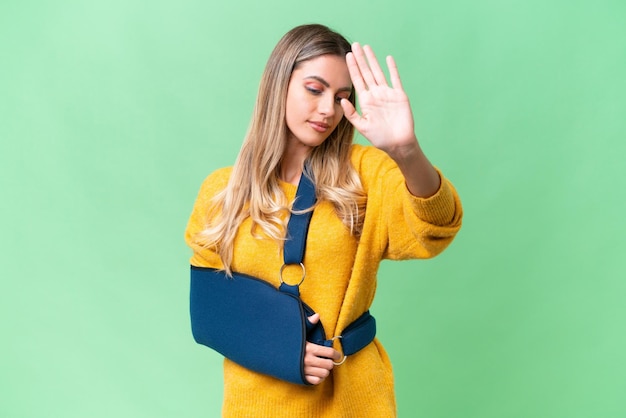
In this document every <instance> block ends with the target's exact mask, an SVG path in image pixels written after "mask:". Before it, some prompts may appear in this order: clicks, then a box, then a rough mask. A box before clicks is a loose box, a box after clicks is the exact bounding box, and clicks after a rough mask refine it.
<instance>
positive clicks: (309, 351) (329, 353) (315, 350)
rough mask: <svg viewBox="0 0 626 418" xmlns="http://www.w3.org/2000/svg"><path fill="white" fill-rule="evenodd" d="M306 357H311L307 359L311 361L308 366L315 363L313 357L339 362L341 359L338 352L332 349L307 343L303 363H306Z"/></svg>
mask: <svg viewBox="0 0 626 418" xmlns="http://www.w3.org/2000/svg"><path fill="white" fill-rule="evenodd" d="M308 357H311V358H309V360H310V361H311V363H310V364H313V363H314V362H315V361H314V360H313V357H315V358H321V359H333V360H339V359H340V358H341V353H339V351H337V350H335V349H334V348H332V347H325V346H323V345H318V344H314V343H312V342H309V341H307V343H306V347H305V362H306V361H307V358H308ZM315 364H320V363H315Z"/></svg>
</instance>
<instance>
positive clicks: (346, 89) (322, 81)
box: [304, 75, 352, 92]
mask: <svg viewBox="0 0 626 418" xmlns="http://www.w3.org/2000/svg"><path fill="white" fill-rule="evenodd" d="M309 78H312V79H313V80H316V81H319V82H320V83H322V84H323V85H324V86H325V87H330V84H329V83H328V81H326V80H324V79H323V78H322V77H320V76H317V75H310V76H308V77H304V79H305V80H307V79H309ZM337 91H338V92H340V91H348V92H352V87H341V88H340V89H337Z"/></svg>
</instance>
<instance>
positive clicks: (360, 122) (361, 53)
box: [341, 43, 418, 158]
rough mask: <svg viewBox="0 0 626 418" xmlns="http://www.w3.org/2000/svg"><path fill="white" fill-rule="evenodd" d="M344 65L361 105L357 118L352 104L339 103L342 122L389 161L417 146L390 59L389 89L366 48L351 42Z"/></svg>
mask: <svg viewBox="0 0 626 418" xmlns="http://www.w3.org/2000/svg"><path fill="white" fill-rule="evenodd" d="M346 62H347V64H348V71H349V72H350V77H351V78H352V83H353V84H354V88H355V90H356V93H357V97H358V100H359V104H360V106H361V115H359V114H358V113H357V112H356V109H355V108H354V106H353V105H352V103H350V102H349V101H348V100H342V101H341V105H342V107H343V110H344V114H345V117H346V119H348V120H349V121H350V123H352V124H353V125H354V127H355V128H356V129H357V131H359V132H360V133H361V135H363V136H364V137H365V138H367V140H369V141H370V142H371V143H372V145H374V146H375V147H376V148H380V149H382V150H384V151H386V152H387V153H388V154H389V155H390V156H392V158H393V157H394V155H395V154H397V153H400V154H401V153H403V152H405V151H408V150H410V149H411V148H414V147H417V146H418V144H417V139H416V137H415V132H414V123H413V114H412V112H411V106H410V104H409V99H408V97H407V95H406V93H405V92H404V90H403V88H402V83H401V81H400V75H399V73H398V68H397V67H396V63H395V61H394V59H393V58H392V57H391V56H389V57H387V66H388V68H389V74H390V78H391V86H389V84H388V83H387V79H386V77H385V74H384V73H383V71H382V69H381V67H380V65H379V63H378V60H377V59H376V56H375V55H374V51H372V49H371V48H370V47H369V46H368V45H366V46H364V47H361V45H359V44H358V43H354V44H353V45H352V52H351V53H348V55H347V56H346Z"/></svg>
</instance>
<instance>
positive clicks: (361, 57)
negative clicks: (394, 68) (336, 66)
mask: <svg viewBox="0 0 626 418" xmlns="http://www.w3.org/2000/svg"><path fill="white" fill-rule="evenodd" d="M352 53H353V54H354V58H355V59H356V63H357V65H358V66H359V71H360V72H361V75H362V76H363V80H365V84H366V85H367V87H373V86H375V85H376V84H377V83H376V79H374V76H373V75H372V71H371V70H370V66H369V65H368V63H367V60H366V59H365V53H364V52H363V48H361V45H359V43H358V42H355V43H353V44H352Z"/></svg>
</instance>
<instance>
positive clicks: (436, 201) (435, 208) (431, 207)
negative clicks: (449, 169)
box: [405, 170, 456, 226]
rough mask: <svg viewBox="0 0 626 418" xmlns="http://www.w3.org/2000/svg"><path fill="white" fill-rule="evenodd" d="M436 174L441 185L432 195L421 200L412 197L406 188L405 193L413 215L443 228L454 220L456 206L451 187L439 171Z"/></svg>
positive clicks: (420, 198)
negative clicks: (413, 212)
mask: <svg viewBox="0 0 626 418" xmlns="http://www.w3.org/2000/svg"><path fill="white" fill-rule="evenodd" d="M437 173H439V178H440V179H441V184H440V186H439V190H437V192H436V193H435V194H434V195H432V196H430V197H427V198H422V197H417V196H413V195H412V194H411V192H409V190H408V189H407V188H406V187H405V191H406V196H407V198H408V199H409V200H410V201H411V205H412V206H413V209H414V210H415V213H417V216H419V217H420V219H422V220H423V221H426V222H428V223H430V224H433V225H439V226H445V225H448V224H449V223H450V222H451V221H452V219H453V218H454V213H455V211H456V204H455V201H454V193H453V191H452V189H451V188H452V186H451V185H450V183H449V182H448V180H446V178H445V177H444V176H443V175H442V174H441V172H440V171H439V170H437Z"/></svg>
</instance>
